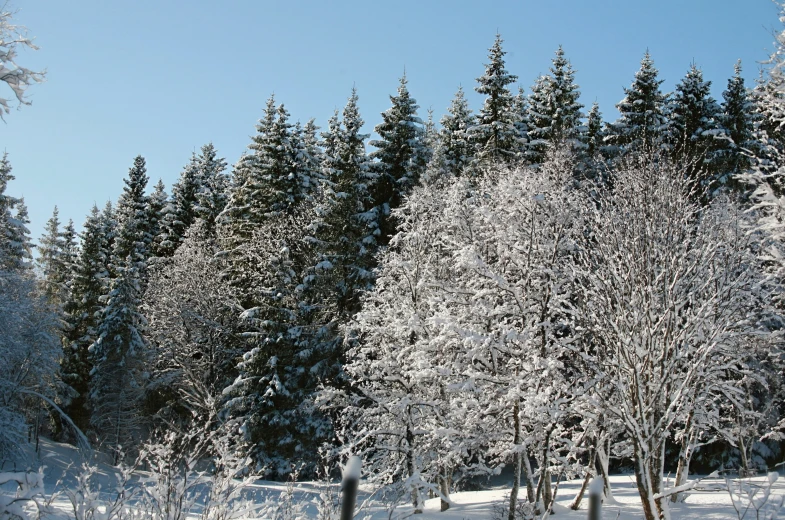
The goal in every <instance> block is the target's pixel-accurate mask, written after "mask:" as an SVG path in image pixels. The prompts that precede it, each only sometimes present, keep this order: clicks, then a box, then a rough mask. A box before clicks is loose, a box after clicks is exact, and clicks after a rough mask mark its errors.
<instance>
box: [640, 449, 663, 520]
mask: <svg viewBox="0 0 785 520" xmlns="http://www.w3.org/2000/svg"><path fill="white" fill-rule="evenodd" d="M634 451H635V483H636V484H637V486H638V494H639V495H640V497H641V504H642V505H643V517H644V518H645V519H646V520H657V518H658V516H659V515H658V514H657V505H656V504H655V503H654V491H653V490H652V489H651V481H650V478H651V472H650V471H649V468H648V467H647V466H648V464H646V460H645V458H644V453H643V452H644V450H643V449H642V448H641V447H640V446H638V441H635V447H634Z"/></svg>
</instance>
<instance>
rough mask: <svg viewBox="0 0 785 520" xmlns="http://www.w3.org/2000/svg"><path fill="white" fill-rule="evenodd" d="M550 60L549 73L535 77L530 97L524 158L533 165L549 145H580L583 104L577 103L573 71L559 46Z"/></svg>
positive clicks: (540, 158) (574, 146)
mask: <svg viewBox="0 0 785 520" xmlns="http://www.w3.org/2000/svg"><path fill="white" fill-rule="evenodd" d="M552 61H553V65H552V66H551V69H550V74H549V75H547V76H543V77H540V78H539V79H538V80H537V82H536V83H535V84H534V86H533V87H532V94H531V96H530V97H529V114H528V118H527V119H528V121H527V122H528V127H529V128H528V137H529V143H528V145H527V151H526V158H527V160H528V161H529V162H530V163H532V164H540V163H542V162H543V161H544V160H545V157H546V155H547V151H548V148H549V147H552V146H555V145H559V144H565V145H567V146H570V147H571V148H573V149H580V148H582V143H581V141H580V133H581V130H582V125H581V118H582V117H583V114H582V112H581V109H582V108H583V105H581V104H580V103H579V102H578V98H579V97H580V91H579V90H578V85H576V84H575V71H574V70H573V69H572V65H571V64H570V62H569V61H568V60H567V59H566V58H565V57H564V49H562V47H561V46H559V48H558V49H557V50H556V57H555V58H554V59H553V60H552Z"/></svg>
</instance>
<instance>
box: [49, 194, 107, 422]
mask: <svg viewBox="0 0 785 520" xmlns="http://www.w3.org/2000/svg"><path fill="white" fill-rule="evenodd" d="M106 232H107V226H106V225H105V222H104V217H103V216H102V215H101V212H100V211H99V209H98V207H97V206H93V209H92V211H91V212H90V215H88V217H87V219H86V220H85V223H84V230H83V232H82V235H81V239H82V240H81V248H80V249H79V254H78V256H77V258H76V261H75V265H74V275H73V279H72V280H71V287H70V292H69V298H68V301H67V302H66V304H65V305H64V308H63V310H64V313H65V322H66V327H65V333H64V336H63V357H62V361H61V365H60V377H61V379H62V380H63V382H65V383H66V384H67V385H68V386H69V387H70V391H67V392H66V393H65V395H63V396H61V401H62V402H64V403H65V408H64V410H65V412H66V413H67V414H68V416H69V417H71V419H72V420H73V421H74V423H76V426H77V427H78V428H79V429H81V430H82V431H87V429H88V428H89V427H90V411H89V408H88V403H89V401H88V394H89V389H90V377H91V376H90V373H91V370H92V362H91V359H90V355H89V353H88V348H89V347H90V345H92V344H93V343H94V342H95V341H96V340H97V339H98V324H99V318H100V316H101V313H102V311H103V308H104V304H103V303H102V298H103V296H104V295H105V294H107V293H108V289H109V285H108V284H109V271H108V269H109V266H108V259H109V256H110V254H111V251H110V249H109V247H108V246H109V238H110V237H108V236H107V234H106Z"/></svg>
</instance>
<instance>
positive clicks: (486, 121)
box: [471, 34, 520, 163]
mask: <svg viewBox="0 0 785 520" xmlns="http://www.w3.org/2000/svg"><path fill="white" fill-rule="evenodd" d="M502 41H503V40H502V37H501V35H499V34H497V35H496V40H495V41H494V43H493V46H492V47H491V48H490V51H489V54H488V59H489V60H490V63H488V64H487V65H486V66H485V74H484V75H483V76H481V77H479V78H477V83H479V85H478V86H477V87H476V88H475V90H476V91H477V92H479V93H480V94H484V95H485V96H486V98H485V102H484V104H483V106H482V108H481V109H480V111H479V113H478V114H477V121H476V122H477V124H476V125H475V126H474V127H472V129H471V136H472V140H473V142H474V146H475V150H476V151H475V153H476V158H477V160H478V161H481V162H498V161H501V162H506V163H511V162H513V161H515V158H516V156H517V154H518V152H519V149H520V142H519V137H518V132H517V130H516V128H515V120H516V117H515V113H514V112H513V95H512V94H511V93H510V90H509V89H508V88H507V86H508V85H510V84H512V83H515V81H516V80H517V79H518V77H517V76H514V75H512V74H509V73H508V72H507V70H506V69H505V68H504V55H505V54H507V53H506V52H505V51H504V50H502Z"/></svg>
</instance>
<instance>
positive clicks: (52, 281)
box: [36, 206, 68, 307]
mask: <svg viewBox="0 0 785 520" xmlns="http://www.w3.org/2000/svg"><path fill="white" fill-rule="evenodd" d="M44 230H45V231H44V234H43V235H42V236H41V239H40V241H39V244H38V251H39V256H38V259H37V260H36V263H37V264H38V267H39V269H40V270H41V276H42V280H41V286H42V287H41V288H42V292H43V293H44V296H46V299H47V301H49V303H51V304H52V305H53V306H55V307H59V306H60V305H62V303H63V300H64V296H65V284H66V282H67V281H68V280H67V273H66V267H65V264H64V258H63V254H64V242H63V238H62V232H61V230H60V218H59V211H58V209H57V206H55V208H54V210H53V211H52V217H51V218H50V219H49V220H47V222H46V226H45V228H44Z"/></svg>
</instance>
